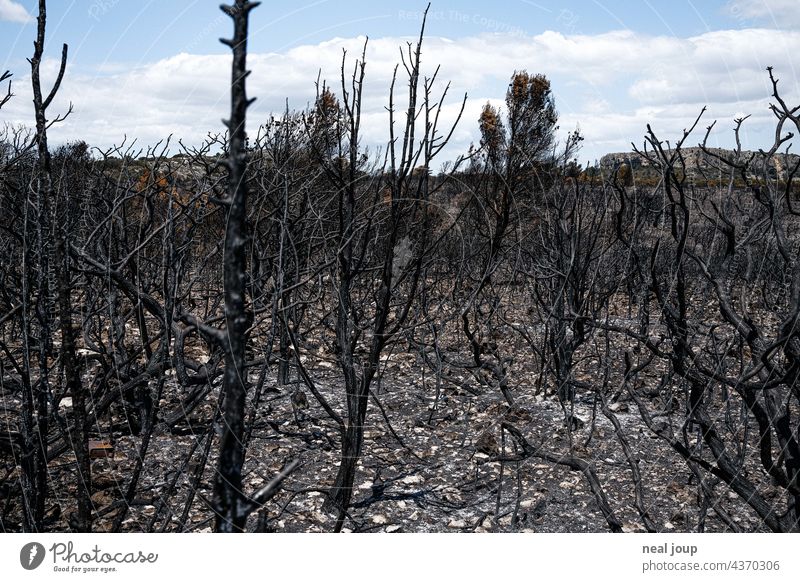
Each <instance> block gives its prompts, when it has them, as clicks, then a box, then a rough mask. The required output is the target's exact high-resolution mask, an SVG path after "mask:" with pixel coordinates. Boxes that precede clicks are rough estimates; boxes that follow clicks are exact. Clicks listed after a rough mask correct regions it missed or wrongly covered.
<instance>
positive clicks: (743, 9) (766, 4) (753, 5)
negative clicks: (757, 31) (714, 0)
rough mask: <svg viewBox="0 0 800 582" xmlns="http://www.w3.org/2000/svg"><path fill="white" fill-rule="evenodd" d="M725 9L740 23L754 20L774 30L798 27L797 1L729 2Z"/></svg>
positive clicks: (799, 17)
mask: <svg viewBox="0 0 800 582" xmlns="http://www.w3.org/2000/svg"><path fill="white" fill-rule="evenodd" d="M727 9H728V14H729V15H730V16H732V17H733V18H735V19H737V20H740V21H747V20H755V21H758V22H763V23H764V24H766V25H769V26H774V27H775V28H792V27H797V26H800V10H798V4H797V0H731V1H730V2H728V6H727Z"/></svg>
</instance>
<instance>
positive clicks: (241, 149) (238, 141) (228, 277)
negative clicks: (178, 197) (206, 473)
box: [214, 0, 258, 532]
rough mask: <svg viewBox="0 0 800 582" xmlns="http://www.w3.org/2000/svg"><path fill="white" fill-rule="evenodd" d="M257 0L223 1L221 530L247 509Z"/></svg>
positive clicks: (234, 526)
mask: <svg viewBox="0 0 800 582" xmlns="http://www.w3.org/2000/svg"><path fill="white" fill-rule="evenodd" d="M256 6H258V2H247V1H245V0H237V2H236V4H235V5H234V6H227V5H224V6H222V10H223V12H225V13H226V14H227V15H228V16H230V17H231V18H232V19H233V26H234V35H233V39H232V40H228V39H223V40H222V42H223V43H224V44H226V45H228V46H229V47H231V49H232V51H233V66H232V75H231V118H230V120H228V121H227V122H226V124H227V126H228V135H229V144H228V157H227V159H226V164H227V166H228V172H229V174H228V198H227V200H225V204H226V205H227V206H228V217H227V218H228V220H227V225H226V227H225V251H224V261H225V268H224V282H225V320H226V333H225V334H224V339H223V343H224V348H225V375H224V377H223V388H222V389H223V392H224V395H225V404H224V410H225V417H224V429H223V433H222V438H221V441H220V451H219V471H218V473H217V478H216V484H215V499H214V505H215V507H214V508H215V510H216V512H217V518H216V530H217V531H219V532H235V531H243V530H244V526H245V522H246V520H247V512H245V511H243V505H244V503H243V502H244V495H243V493H242V465H243V464H244V447H243V445H242V443H243V440H242V438H243V435H244V417H245V414H244V408H245V401H246V396H247V378H246V371H245V367H244V361H245V346H246V342H247V340H246V334H247V328H248V326H249V325H250V322H251V320H252V317H251V316H250V314H249V313H248V310H247V306H246V304H245V275H246V266H247V265H246V254H245V246H246V244H247V232H246V230H247V229H246V226H247V225H246V216H247V215H246V201H247V184H246V181H245V178H246V177H245V173H246V171H247V151H246V147H247V145H246V139H247V138H246V134H245V120H246V117H247V107H248V106H249V105H250V103H251V102H252V101H250V100H248V99H247V93H246V91H245V80H246V78H247V75H248V73H249V71H248V70H247V65H246V59H247V25H248V16H249V13H250V11H251V10H252V9H253V8H255V7H256Z"/></svg>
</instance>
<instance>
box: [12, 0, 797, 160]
mask: <svg viewBox="0 0 800 582" xmlns="http://www.w3.org/2000/svg"><path fill="white" fill-rule="evenodd" d="M797 4H798V3H797V0H693V1H692V0H672V1H666V0H646V1H637V2H630V1H622V0H614V1H610V0H606V1H602V2H601V1H579V0H571V1H560V2H555V1H550V0H537V1H527V0H509V1H505V2H494V3H487V2H477V1H461V2H456V1H453V0H438V1H435V2H433V4H432V6H431V10H430V13H429V19H428V28H427V33H428V35H427V39H428V41H427V52H425V53H424V55H423V62H424V64H425V65H427V66H428V67H429V69H428V71H429V72H432V70H433V67H434V66H435V64H437V63H438V64H441V66H442V71H441V73H440V75H442V77H443V78H447V79H449V80H451V82H452V85H451V92H452V94H454V95H457V94H462V95H463V93H465V92H466V93H468V95H469V101H468V108H467V110H466V114H465V117H464V119H463V120H462V122H461V126H460V127H459V131H458V132H457V133H456V135H455V143H454V147H453V148H451V149H452V151H455V149H457V148H465V147H467V146H468V145H469V142H470V141H472V140H474V139H475V133H476V132H475V130H476V122H475V120H476V119H477V112H479V110H480V107H481V106H482V105H483V104H484V103H486V102H487V101H491V102H494V103H497V104H501V103H502V98H503V94H504V91H505V87H506V85H507V82H508V78H509V77H510V76H511V74H512V73H513V72H514V70H515V69H527V70H529V71H530V72H541V73H544V74H546V75H547V76H548V77H549V78H550V79H551V80H552V82H553V88H554V92H555V94H556V102H557V107H558V109H559V111H560V113H561V126H562V128H563V130H564V131H566V130H571V129H574V128H575V127H576V126H579V127H580V128H581V130H582V131H583V133H584V134H585V135H586V142H585V143H586V145H585V146H584V152H583V154H582V156H581V158H582V159H592V158H595V157H597V156H599V155H601V154H603V153H606V152H608V151H618V150H627V149H629V144H630V142H631V141H636V142H637V143H638V142H640V141H641V136H642V135H643V133H644V129H645V124H646V123H647V122H648V121H649V122H652V123H653V125H654V127H657V128H661V129H663V132H664V134H665V136H667V137H668V136H669V135H675V134H677V133H678V132H679V131H680V130H682V129H683V127H685V126H687V125H688V124H689V123H691V119H692V118H693V116H694V115H696V113H697V112H699V110H700V108H701V107H702V106H703V105H709V114H710V117H709V121H710V120H711V119H713V118H719V119H720V126H721V128H722V129H721V131H720V135H719V137H718V139H719V143H720V144H721V145H727V144H728V143H730V137H729V136H728V135H727V134H726V132H727V131H728V128H729V127H730V125H731V124H730V123H729V119H730V118H731V117H732V116H733V115H736V114H745V113H752V114H753V119H752V120H751V122H750V123H749V125H748V126H747V130H746V138H747V141H748V142H749V143H748V145H750V146H751V147H761V146H763V145H766V144H765V143H763V142H765V141H766V140H767V139H768V138H769V121H770V120H769V112H768V111H767V110H766V106H767V102H768V97H769V91H768V89H769V87H768V83H767V79H766V73H765V72H764V68H765V67H766V66H767V65H773V66H775V68H776V71H777V72H778V74H779V76H781V78H782V86H783V88H784V91H786V92H788V93H787V96H788V97H789V98H790V99H791V98H793V97H794V98H795V101H800V99H797V98H798V91H797V88H798V81H797V78H798V77H797V71H796V70H795V69H794V68H793V62H794V60H795V55H796V54H798V52H797V51H798V50H800V32H798V31H800V16H798V12H800V11H798V9H797V8H798V6H797ZM36 5H37V3H36V2H35V1H34V0H0V49H1V50H0V69H3V70H5V69H9V70H11V71H12V72H13V73H14V75H15V77H14V79H15V85H14V92H15V93H16V94H17V97H16V98H15V99H14V100H12V102H11V103H10V104H9V105H7V106H6V108H4V109H3V110H2V111H0V122H3V121H5V122H8V123H24V122H26V121H27V122H30V117H31V116H30V101H29V97H28V95H29V89H28V84H29V66H28V64H27V62H26V60H25V59H26V57H28V56H29V55H30V51H31V48H32V40H33V36H34V34H35V22H34V21H33V20H31V19H30V15H35V13H36ZM423 9H424V3H423V2H419V3H408V2H401V3H398V2H385V1H380V0H373V1H366V0H357V1H350V2H335V1H333V0H301V1H300V2H291V3H289V2H280V3H279V2H274V3H273V2H265V3H263V4H262V5H261V7H259V8H258V9H256V10H254V11H253V12H252V18H251V38H250V51H251V54H252V57H251V65H252V67H253V69H254V74H253V77H251V79H252V81H251V86H250V87H251V89H250V92H251V94H254V95H256V96H257V97H259V102H258V103H257V106H256V107H255V109H254V115H253V118H252V119H253V121H254V123H258V122H259V120H265V119H267V118H268V116H269V114H270V113H271V112H272V111H280V110H282V108H283V106H284V105H283V104H284V103H285V100H286V99H288V100H289V103H290V106H291V107H293V108H303V107H305V106H306V104H307V103H308V102H309V101H310V100H311V99H312V98H313V91H314V86H313V82H314V80H315V78H316V74H317V72H318V71H319V70H322V74H323V76H325V77H328V78H333V77H335V75H336V71H337V69H338V63H339V60H340V58H341V50H342V48H347V49H348V50H349V51H350V52H351V54H354V53H355V52H357V51H358V47H360V46H361V44H363V41H364V38H363V36H364V35H369V38H370V45H369V46H370V48H369V51H368V53H367V60H368V66H367V71H368V85H367V93H366V98H367V105H368V107H367V112H368V113H367V119H366V127H367V139H369V140H372V141H374V143H376V144H379V143H380V142H381V141H382V139H384V134H385V113H383V105H385V101H386V90H387V88H388V80H389V73H390V71H391V68H392V67H393V65H394V63H395V62H396V61H397V56H398V54H399V53H398V52H397V50H398V49H397V47H398V46H399V45H400V44H402V43H403V42H405V41H406V40H407V37H410V36H412V35H415V34H416V33H417V32H418V27H419V24H420V15H421V11H422V10H423ZM229 32H230V21H229V19H228V18H227V17H225V16H224V15H222V13H221V12H220V11H219V8H218V3H217V2H213V1H206V0H171V1H169V2H165V1H155V0H145V1H133V0H82V1H80V0H71V1H70V0H58V1H55V0H51V1H50V2H49V6H48V42H49V45H48V47H47V54H48V55H49V56H50V57H52V59H53V61H52V62H48V63H46V66H45V76H46V74H47V72H48V70H52V71H54V70H55V61H54V59H55V58H56V57H57V56H58V54H59V47H60V44H61V43H62V42H66V43H68V44H69V45H70V61H69V67H68V72H67V79H66V80H65V84H64V90H63V91H62V94H61V95H60V99H59V100H58V101H56V102H55V103H54V106H53V107H54V108H58V107H61V108H65V107H67V106H68V103H69V102H70V101H71V102H72V103H74V105H75V113H74V114H73V115H72V117H71V118H70V119H69V120H68V121H67V122H66V123H64V124H63V125H62V126H61V127H59V128H54V132H53V133H54V139H56V140H58V139H61V140H68V139H74V138H77V137H83V138H84V139H87V141H89V142H90V143H92V144H96V145H99V146H105V147H107V146H108V145H110V144H112V143H115V142H119V141H121V139H122V135H123V134H125V135H127V136H128V138H129V139H132V138H134V137H135V138H137V139H138V140H139V142H138V143H140V144H142V145H145V144H148V143H154V142H155V141H157V139H159V138H160V137H165V136H166V135H167V134H170V133H173V134H174V135H175V136H176V137H182V138H183V139H184V140H185V141H187V142H189V143H192V142H197V141H199V140H201V139H202V138H203V136H204V135H205V134H206V133H207V132H208V131H219V122H218V120H219V118H220V117H221V116H222V115H224V112H225V111H224V110H225V104H226V86H225V79H226V72H227V71H226V66H227V61H226V59H227V55H228V53H227V49H226V48H225V47H224V46H222V45H221V44H220V43H219V42H218V41H217V39H218V38H219V37H220V36H227V35H228V34H229ZM48 66H49V69H48ZM455 101H456V100H455V99H454V100H453V102H452V104H451V107H450V109H449V110H448V111H449V113H450V114H451V117H452V118H454V116H455V110H456V109H457V107H456V103H455ZM712 116H713V117H712ZM728 133H729V132H728Z"/></svg>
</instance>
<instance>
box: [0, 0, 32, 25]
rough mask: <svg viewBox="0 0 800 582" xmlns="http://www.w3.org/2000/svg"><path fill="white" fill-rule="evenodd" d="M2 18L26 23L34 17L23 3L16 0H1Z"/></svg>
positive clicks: (0, 13)
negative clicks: (15, 0)
mask: <svg viewBox="0 0 800 582" xmlns="http://www.w3.org/2000/svg"><path fill="white" fill-rule="evenodd" d="M0 20H7V21H9V22H22V23H26V22H30V21H32V20H33V17H32V16H31V15H30V14H28V11H27V10H26V9H25V7H24V6H23V5H22V4H19V3H18V2H14V0H0Z"/></svg>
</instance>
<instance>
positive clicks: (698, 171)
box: [600, 147, 800, 180]
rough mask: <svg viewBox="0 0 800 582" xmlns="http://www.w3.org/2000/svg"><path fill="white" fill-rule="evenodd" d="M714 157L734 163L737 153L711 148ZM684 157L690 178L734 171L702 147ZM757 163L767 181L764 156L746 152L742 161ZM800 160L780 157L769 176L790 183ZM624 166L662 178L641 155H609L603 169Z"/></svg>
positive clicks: (639, 175)
mask: <svg viewBox="0 0 800 582" xmlns="http://www.w3.org/2000/svg"><path fill="white" fill-rule="evenodd" d="M708 150H709V152H711V154H714V155H717V156H720V157H721V158H723V159H726V160H734V159H735V156H736V153H735V152H734V151H733V150H726V149H720V148H708ZM682 152H683V157H684V159H685V160H686V172H687V174H688V175H689V176H692V177H695V178H699V177H703V178H706V179H717V178H720V177H721V174H722V175H724V176H729V175H730V167H729V166H726V164H724V163H722V162H720V160H719V159H717V158H715V157H714V155H710V154H708V153H706V152H704V151H703V150H702V149H701V148H699V147H692V148H684V149H683V150H682ZM754 155H755V158H754V163H753V164H752V169H753V171H758V173H759V174H760V177H763V176H764V174H763V171H762V170H761V163H760V155H759V153H758V152H752V151H743V152H742V154H741V158H740V159H741V160H742V161H744V160H748V159H749V158H750V157H751V156H754ZM798 160H800V156H797V155H795V154H788V155H787V154H776V155H775V156H773V157H772V159H771V160H770V161H769V163H768V167H767V172H768V175H769V177H770V178H778V179H781V180H783V179H786V177H787V176H788V174H789V173H790V172H791V171H792V170H793V169H794V167H795V166H796V165H797V163H798ZM620 166H629V167H630V168H631V169H632V170H633V174H634V176H635V177H636V178H648V177H654V176H656V175H657V174H658V170H657V168H654V167H653V165H652V164H651V163H650V161H649V160H648V159H647V158H645V157H643V156H641V155H639V154H637V153H636V152H621V153H612V154H606V155H604V156H603V157H602V158H600V167H601V168H603V169H606V170H614V169H617V168H619V167H620Z"/></svg>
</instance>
